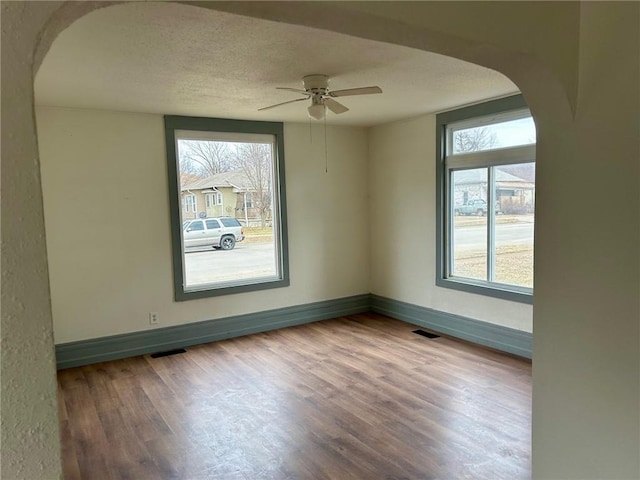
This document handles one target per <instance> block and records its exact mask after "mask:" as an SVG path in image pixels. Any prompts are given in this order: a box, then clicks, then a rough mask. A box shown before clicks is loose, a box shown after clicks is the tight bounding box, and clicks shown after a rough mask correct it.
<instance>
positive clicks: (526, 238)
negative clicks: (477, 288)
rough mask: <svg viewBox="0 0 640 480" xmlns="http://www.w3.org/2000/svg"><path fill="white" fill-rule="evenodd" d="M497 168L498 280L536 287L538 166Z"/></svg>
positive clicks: (496, 273) (496, 251) (495, 174)
mask: <svg viewBox="0 0 640 480" xmlns="http://www.w3.org/2000/svg"><path fill="white" fill-rule="evenodd" d="M493 168H494V178H495V189H496V190H495V198H496V200H497V202H498V205H499V210H500V215H498V216H496V221H495V243H496V248H495V255H496V256H495V279H494V281H496V282H498V283H506V284H509V285H518V286H523V287H530V288H533V227H534V200H535V186H536V183H535V163H525V164H518V165H504V166H500V167H493Z"/></svg>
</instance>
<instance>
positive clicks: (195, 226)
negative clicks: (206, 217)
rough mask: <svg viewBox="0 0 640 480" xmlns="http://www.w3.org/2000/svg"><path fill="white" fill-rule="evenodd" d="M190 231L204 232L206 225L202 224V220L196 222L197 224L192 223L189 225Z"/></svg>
mask: <svg viewBox="0 0 640 480" xmlns="http://www.w3.org/2000/svg"><path fill="white" fill-rule="evenodd" d="M187 230H188V231H190V232H191V231H198V230H204V224H203V223H202V221H200V220H196V221H195V222H191V223H190V224H189V226H188V227H187Z"/></svg>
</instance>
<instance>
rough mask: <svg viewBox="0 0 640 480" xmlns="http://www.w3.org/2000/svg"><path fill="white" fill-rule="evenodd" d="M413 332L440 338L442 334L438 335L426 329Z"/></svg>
mask: <svg viewBox="0 0 640 480" xmlns="http://www.w3.org/2000/svg"><path fill="white" fill-rule="evenodd" d="M413 333H417V334H418V335H422V336H423V337H427V338H440V335H436V334H435V333H429V332H425V331H424V330H414V331H413Z"/></svg>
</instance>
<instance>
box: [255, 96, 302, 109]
mask: <svg viewBox="0 0 640 480" xmlns="http://www.w3.org/2000/svg"><path fill="white" fill-rule="evenodd" d="M301 100H307V99H306V98H296V99H295V100H289V101H287V102H282V103H276V104H275V105H269V106H268V107H262V108H259V109H258V111H259V112H261V111H262V110H269V109H270V108H276V107H279V106H280V105H286V104H287V103H293V102H299V101H301Z"/></svg>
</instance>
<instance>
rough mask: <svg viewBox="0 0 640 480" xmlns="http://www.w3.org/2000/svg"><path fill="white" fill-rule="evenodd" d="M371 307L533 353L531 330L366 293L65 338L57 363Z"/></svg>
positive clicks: (459, 335) (185, 343)
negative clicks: (105, 334)
mask: <svg viewBox="0 0 640 480" xmlns="http://www.w3.org/2000/svg"><path fill="white" fill-rule="evenodd" d="M369 311H373V312H376V313H381V314H383V315H387V316H389V317H392V318H396V319H398V320H404V321H405V322H409V323H412V324H414V325H418V326H421V327H425V328H428V329H430V330H433V331H435V332H439V333H442V334H444V335H450V336H452V337H457V338H462V339H464V340H469V341H471V342H474V343H478V344H480V345H485V346H488V347H492V348H496V349H498V350H502V351H504V352H509V353H513V354H515V355H519V356H522V357H526V358H531V355H532V336H531V334H530V333H527V332H522V331H520V330H515V329H513V328H507V327H501V326H499V325H493V324H491V323H486V322H481V321H479V320H474V319H472V318H467V317H463V316H460V315H453V314H450V313H445V312H440V311H438V310H433V309H431V308H426V307H420V306H418V305H413V304H411V303H406V302H401V301H399V300H393V299H391V298H386V297H380V296H378V295H369V294H365V295H356V296H353V297H345V298H337V299H333V300H325V301H322V302H315V303H309V304H305V305H295V306H292V307H284V308H278V309H274V310H267V311H264V312H258V313H249V314H246V315H236V316H233V317H226V318H221V319H217V320H206V321H203V322H197V323H189V324H186V325H176V326H172V327H165V328H156V329H153V330H145V331H141V332H132V333H125V334H121V335H111V336H108V337H101V338H94V339H89V340H81V341H78V342H70V343H63V344H59V345H56V363H57V367H58V369H59V370H61V369H64V368H70V367H79V366H82V365H89V364H92V363H99V362H106V361H109V360H117V359H120V358H127V357H133V356H136V355H146V354H148V353H154V352H162V351H166V350H171V349H174V348H184V347H189V346H191V345H198V344H201V343H208V342H214V341H216V340H224V339H226V338H233V337H239V336H241V335H249V334H251V333H258V332H266V331H268V330H275V329H278V328H284V327H291V326H294V325H302V324H304V323H311V322H317V321H319V320H327V319H329V318H336V317H340V316H344V315H353V314H355V313H365V312H369Z"/></svg>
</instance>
